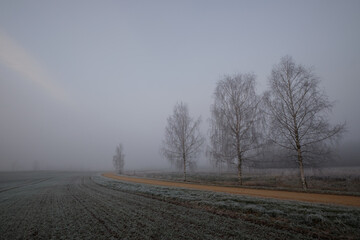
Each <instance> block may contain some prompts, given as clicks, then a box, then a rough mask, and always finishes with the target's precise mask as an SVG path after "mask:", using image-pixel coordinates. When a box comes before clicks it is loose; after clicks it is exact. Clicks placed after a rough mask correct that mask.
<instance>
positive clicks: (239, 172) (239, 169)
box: [238, 157, 242, 185]
mask: <svg viewBox="0 0 360 240" xmlns="http://www.w3.org/2000/svg"><path fill="white" fill-rule="evenodd" d="M238 161H239V163H238V180H239V184H240V185H242V176H241V157H239V158H238Z"/></svg>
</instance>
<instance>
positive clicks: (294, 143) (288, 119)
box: [264, 56, 345, 190]
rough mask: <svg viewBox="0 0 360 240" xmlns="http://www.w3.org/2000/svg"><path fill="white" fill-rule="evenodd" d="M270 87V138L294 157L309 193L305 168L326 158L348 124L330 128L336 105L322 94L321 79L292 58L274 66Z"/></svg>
mask: <svg viewBox="0 0 360 240" xmlns="http://www.w3.org/2000/svg"><path fill="white" fill-rule="evenodd" d="M269 83H270V87H271V90H270V91H269V92H267V93H266V94H265V97H264V98H265V104H266V106H267V109H268V113H269V116H270V129H271V131H270V134H269V137H270V139H271V140H272V141H273V142H274V143H276V144H277V145H279V146H281V147H283V148H284V149H286V150H288V151H289V152H290V153H292V156H294V159H296V161H297V163H298V165H299V170H300V179H301V183H302V187H303V189H304V190H306V189H307V183H306V179H305V174H304V164H309V163H311V162H312V161H314V160H315V159H319V158H321V157H322V156H325V154H326V153H328V152H329V150H330V148H329V147H330V146H331V144H332V143H333V142H334V140H336V139H338V137H339V136H340V134H341V133H342V132H343V131H344V127H345V124H338V125H335V126H333V127H332V126H330V124H329V120H328V113H329V112H330V111H331V109H332V107H333V104H332V103H331V102H330V101H329V100H328V98H327V96H326V95H325V93H324V92H322V91H320V89H319V79H318V77H316V75H315V74H314V73H313V71H312V70H311V69H307V68H305V67H303V66H301V65H297V64H295V62H294V61H293V59H292V58H291V57H290V56H285V57H283V58H282V59H281V61H280V63H279V64H278V65H276V66H274V68H273V70H272V72H271V76H270V78H269Z"/></svg>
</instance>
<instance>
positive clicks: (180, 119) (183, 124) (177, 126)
mask: <svg viewBox="0 0 360 240" xmlns="http://www.w3.org/2000/svg"><path fill="white" fill-rule="evenodd" d="M200 122H201V119H200V118H198V119H197V120H196V121H195V120H194V119H192V118H191V117H190V116H189V111H188V107H187V105H186V104H184V103H178V104H176V105H175V107H174V112H173V114H172V115H171V116H170V117H169V118H168V119H167V126H166V128H165V139H164V141H163V146H162V148H161V153H162V154H163V156H164V157H165V158H166V159H168V160H169V161H170V162H171V163H172V164H175V166H176V167H177V168H180V169H181V168H182V169H183V171H184V181H186V171H187V167H190V168H192V167H194V166H195V160H196V157H197V156H198V154H199V153H200V150H201V146H202V145H203V143H204V137H203V136H202V134H201V133H200V130H199V125H200Z"/></svg>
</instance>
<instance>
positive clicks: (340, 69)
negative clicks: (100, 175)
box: [0, 1, 360, 171]
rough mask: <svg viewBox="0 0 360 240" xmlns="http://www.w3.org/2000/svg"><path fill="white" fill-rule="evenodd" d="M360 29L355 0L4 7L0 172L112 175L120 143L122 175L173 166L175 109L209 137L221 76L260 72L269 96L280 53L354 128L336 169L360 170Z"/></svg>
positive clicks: (259, 86) (335, 116)
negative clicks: (169, 141)
mask: <svg viewBox="0 0 360 240" xmlns="http://www.w3.org/2000/svg"><path fill="white" fill-rule="evenodd" d="M359 22H360V2H359V1H316V2H314V1H299V2H289V1H256V2H254V1H1V2H0V74H1V75H0V117H1V120H0V133H1V134H0V171H9V170H10V171H11V170H111V169H112V168H113V166H112V157H113V155H114V153H115V148H116V146H117V145H118V144H119V143H121V144H122V145H123V147H124V153H125V169H127V170H132V169H169V168H170V167H171V166H170V164H169V162H168V161H167V160H166V159H164V158H163V157H162V156H161V155H160V154H159V149H160V146H161V143H162V140H163V139H164V129H165V126H166V122H167V118H168V116H169V115H170V114H171V113H172V111H173V107H174V105H175V104H176V103H178V102H184V103H186V104H187V105H188V107H189V111H190V115H191V116H193V117H194V118H197V117H199V116H201V119H202V123H201V131H202V133H203V134H204V135H205V136H206V137H207V136H208V135H207V134H208V127H209V121H208V119H209V117H210V106H211V104H212V103H213V100H214V98H213V93H214V90H215V87H216V83H217V82H218V80H219V79H221V78H222V77H223V76H224V75H226V74H235V73H245V72H252V73H254V74H255V75H256V91H257V92H258V93H259V94H261V93H263V92H264V91H265V90H267V89H268V77H269V75H270V74H271V69H272V67H273V66H274V64H277V63H278V62H279V60H280V58H281V57H283V56H284V55H291V56H292V57H293V58H294V60H295V61H296V62H297V63H300V64H303V65H304V66H308V67H310V66H313V67H314V72H315V73H316V74H317V76H318V77H319V78H320V80H321V84H320V86H321V88H322V89H323V90H324V91H325V92H326V93H327V95H328V97H329V100H330V101H334V104H335V105H334V108H333V111H332V113H331V116H332V118H331V122H332V123H341V122H346V129H347V132H346V133H345V135H344V136H343V138H342V139H341V141H340V142H339V147H338V150H337V152H338V154H339V156H340V157H338V158H336V161H337V162H336V163H332V165H344V166H345V165H346V166H348V165H360V160H359V156H360V149H359V146H360V111H359V107H358V104H359V102H360V95H359V93H358V91H359V90H360V79H359V77H360V48H359V42H360V28H359ZM205 145H206V144H205ZM198 166H199V168H202V167H209V166H210V163H209V161H208V160H207V158H206V156H205V154H202V155H201V156H200V157H199V159H198Z"/></svg>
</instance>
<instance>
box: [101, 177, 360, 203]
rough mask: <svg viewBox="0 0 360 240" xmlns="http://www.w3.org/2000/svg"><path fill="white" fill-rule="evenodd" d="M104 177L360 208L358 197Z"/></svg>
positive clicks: (359, 198)
mask: <svg viewBox="0 0 360 240" xmlns="http://www.w3.org/2000/svg"><path fill="white" fill-rule="evenodd" d="M102 175H103V176H104V177H108V178H112V179H117V180H121V181H127V182H135V183H143V184H150V185H158V186H167V187H181V188H189V189H197V190H203V191H213V192H223V193H231V194H239V195H248V196H254V197H262V198H275V199H282V200H294V201H301V202H313V203H323V204H335V205H345V206H353V207H360V197H358V196H347V195H334V194H320V193H305V192H290V191H279V190H263V189H250V188H240V187H223V186H212V185H203V184H193V183H181V182H171V181H163V180H155V179H147V178H135V177H128V176H119V175H116V174H114V173H104V174H102Z"/></svg>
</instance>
